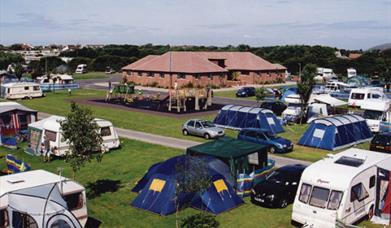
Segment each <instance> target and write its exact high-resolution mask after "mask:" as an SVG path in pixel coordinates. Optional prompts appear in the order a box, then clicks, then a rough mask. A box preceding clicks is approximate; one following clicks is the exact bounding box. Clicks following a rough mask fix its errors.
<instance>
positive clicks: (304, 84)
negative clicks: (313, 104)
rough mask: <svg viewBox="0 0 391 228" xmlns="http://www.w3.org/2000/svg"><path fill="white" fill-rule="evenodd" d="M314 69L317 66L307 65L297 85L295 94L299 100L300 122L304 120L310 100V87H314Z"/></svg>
mask: <svg viewBox="0 0 391 228" xmlns="http://www.w3.org/2000/svg"><path fill="white" fill-rule="evenodd" d="M316 68H317V66H316V65H314V64H307V65H306V66H305V67H304V69H303V72H302V74H301V77H300V81H299V82H298V83H297V92H298V94H299V95H300V100H301V116H300V121H301V122H303V120H304V113H305V110H306V107H307V102H308V100H309V99H310V96H311V93H312V87H313V86H314V85H315V80H314V77H315V76H316Z"/></svg>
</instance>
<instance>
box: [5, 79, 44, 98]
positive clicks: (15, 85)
mask: <svg viewBox="0 0 391 228" xmlns="http://www.w3.org/2000/svg"><path fill="white" fill-rule="evenodd" d="M0 95H1V97H2V98H5V99H10V100H11V99H27V98H28V99H32V98H36V97H42V96H43V95H44V94H43V93H42V90H41V87H40V85H39V84H38V83H34V82H9V83H5V84H2V85H1V91H0Z"/></svg>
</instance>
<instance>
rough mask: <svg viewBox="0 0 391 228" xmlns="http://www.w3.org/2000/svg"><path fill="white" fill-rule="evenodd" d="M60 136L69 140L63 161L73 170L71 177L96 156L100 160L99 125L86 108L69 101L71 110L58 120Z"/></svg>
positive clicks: (100, 139) (100, 140)
mask: <svg viewBox="0 0 391 228" xmlns="http://www.w3.org/2000/svg"><path fill="white" fill-rule="evenodd" d="M60 125H61V130H62V136H63V137H64V139H65V140H66V141H68V142H69V145H70V150H69V151H67V153H66V157H65V161H66V162H67V163H69V164H70V166H71V167H72V171H73V178H75V175H76V172H77V171H79V170H80V168H81V167H83V166H84V165H85V163H86V162H91V160H92V159H94V158H96V160H97V161H98V162H100V161H101V160H102V153H99V152H100V151H101V144H102V136H101V135H100V133H99V126H98V125H97V123H96V122H95V120H94V117H93V116H92V111H91V110H90V109H88V108H82V107H79V106H78V105H77V104H75V103H74V102H72V103H71V112H70V113H69V114H68V115H67V117H66V118H65V120H63V121H60Z"/></svg>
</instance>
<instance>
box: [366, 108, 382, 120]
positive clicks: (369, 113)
mask: <svg viewBox="0 0 391 228" xmlns="http://www.w3.org/2000/svg"><path fill="white" fill-rule="evenodd" d="M382 115H383V112H382V111H374V110H365V111H364V119H370V120H381V117H382Z"/></svg>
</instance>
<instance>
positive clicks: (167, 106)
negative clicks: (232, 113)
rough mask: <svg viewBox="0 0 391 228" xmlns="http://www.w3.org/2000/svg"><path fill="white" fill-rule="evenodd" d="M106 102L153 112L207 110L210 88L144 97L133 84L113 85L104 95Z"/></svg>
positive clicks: (209, 104) (170, 91)
mask: <svg viewBox="0 0 391 228" xmlns="http://www.w3.org/2000/svg"><path fill="white" fill-rule="evenodd" d="M106 102H109V103H116V102H117V103H120V104H124V105H127V106H130V107H135V108H143V109H150V110H155V111H168V112H172V111H175V110H176V112H177V113H186V112H189V111H200V110H208V107H211V106H212V90H211V89H210V88H180V89H170V90H169V91H168V95H167V96H161V94H160V93H157V94H155V95H150V94H148V95H144V93H143V91H141V90H135V88H134V84H120V85H115V86H114V88H113V89H110V90H109V91H108V92H107V95H106Z"/></svg>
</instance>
